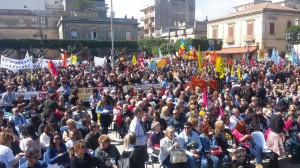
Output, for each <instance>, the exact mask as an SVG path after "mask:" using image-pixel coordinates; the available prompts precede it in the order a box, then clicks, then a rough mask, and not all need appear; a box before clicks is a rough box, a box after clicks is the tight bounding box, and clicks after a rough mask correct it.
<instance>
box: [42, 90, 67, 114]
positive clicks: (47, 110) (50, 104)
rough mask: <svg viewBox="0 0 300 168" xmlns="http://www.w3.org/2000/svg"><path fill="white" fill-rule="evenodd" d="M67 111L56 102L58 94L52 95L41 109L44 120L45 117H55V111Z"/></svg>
mask: <svg viewBox="0 0 300 168" xmlns="http://www.w3.org/2000/svg"><path fill="white" fill-rule="evenodd" d="M56 109H58V110H60V111H66V109H65V108H64V107H61V106H59V105H58V104H57V102H56V94H55V93H51V94H50V95H49V99H47V100H45V101H44V102H43V104H42V105H41V106H40V107H39V110H40V111H42V119H44V117H45V116H49V115H54V113H55V110H56Z"/></svg>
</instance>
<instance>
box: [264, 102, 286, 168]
mask: <svg viewBox="0 0 300 168" xmlns="http://www.w3.org/2000/svg"><path fill="white" fill-rule="evenodd" d="M283 115H284V114H283V109H282V108H278V109H277V113H275V114H274V115H273V116H272V118H271V121H270V128H271V131H270V132H269V134H268V136H267V141H266V146H267V147H268V148H269V149H270V150H271V151H272V153H271V156H270V162H269V167H271V168H278V167H279V163H278V157H282V156H283V155H284V154H285V148H284V141H285V134H284V121H283V119H282V118H283Z"/></svg>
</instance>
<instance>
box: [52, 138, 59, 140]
mask: <svg viewBox="0 0 300 168" xmlns="http://www.w3.org/2000/svg"><path fill="white" fill-rule="evenodd" d="M53 139H55V140H61V138H53Z"/></svg>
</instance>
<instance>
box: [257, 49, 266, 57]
mask: <svg viewBox="0 0 300 168" xmlns="http://www.w3.org/2000/svg"><path fill="white" fill-rule="evenodd" d="M258 57H259V59H264V57H265V52H264V50H263V49H259V52H258Z"/></svg>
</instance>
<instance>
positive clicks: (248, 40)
mask: <svg viewBox="0 0 300 168" xmlns="http://www.w3.org/2000/svg"><path fill="white" fill-rule="evenodd" d="M244 42H255V38H254V36H253V35H247V36H245V37H244Z"/></svg>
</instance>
